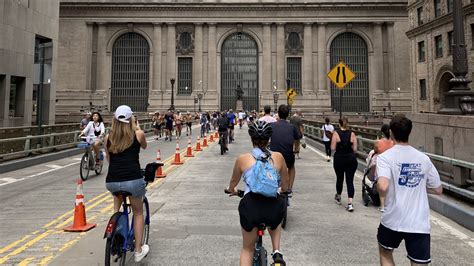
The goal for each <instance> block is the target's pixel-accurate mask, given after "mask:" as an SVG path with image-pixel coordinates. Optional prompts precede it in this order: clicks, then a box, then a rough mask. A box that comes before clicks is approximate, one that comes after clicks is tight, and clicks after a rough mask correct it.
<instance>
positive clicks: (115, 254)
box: [105, 236, 127, 266]
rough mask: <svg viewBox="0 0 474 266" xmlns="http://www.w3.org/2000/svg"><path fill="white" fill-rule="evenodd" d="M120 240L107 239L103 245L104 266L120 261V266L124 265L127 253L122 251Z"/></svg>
mask: <svg viewBox="0 0 474 266" xmlns="http://www.w3.org/2000/svg"><path fill="white" fill-rule="evenodd" d="M122 245H123V240H122V238H118V237H115V236H114V237H112V238H107V242H106V244H105V266H110V262H111V261H112V262H117V261H118V260H119V259H120V265H125V261H126V257H127V253H126V252H123V250H122Z"/></svg>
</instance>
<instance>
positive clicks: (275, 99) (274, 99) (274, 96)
mask: <svg viewBox="0 0 474 266" xmlns="http://www.w3.org/2000/svg"><path fill="white" fill-rule="evenodd" d="M279 96H280V93H278V92H277V91H274V92H273V103H274V104H275V113H277V112H278V107H277V106H278V97H279Z"/></svg>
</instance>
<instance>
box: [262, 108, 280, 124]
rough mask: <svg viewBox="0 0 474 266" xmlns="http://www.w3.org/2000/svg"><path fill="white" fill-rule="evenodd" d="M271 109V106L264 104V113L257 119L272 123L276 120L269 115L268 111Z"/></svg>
mask: <svg viewBox="0 0 474 266" xmlns="http://www.w3.org/2000/svg"><path fill="white" fill-rule="evenodd" d="M271 110H272V108H271V107H270V105H265V106H264V107H263V112H265V115H264V116H262V117H260V118H259V119H258V120H259V121H265V122H267V123H274V122H276V121H277V120H276V119H275V118H273V117H272V116H271V115H270V111H271Z"/></svg>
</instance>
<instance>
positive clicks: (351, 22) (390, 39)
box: [57, 0, 412, 116]
mask: <svg viewBox="0 0 474 266" xmlns="http://www.w3.org/2000/svg"><path fill="white" fill-rule="evenodd" d="M406 8H407V1H406V0H405V1H402V0H385V1H380V0H367V1H357V2H354V3H350V2H339V1H329V0H319V1H303V0H292V1H289V0H276V1H261V0H248V1H235V0H220V1H217V0H216V1H211V0H207V1H200V2H199V3H197V2H196V1H191V0H183V1H157V0H143V1H112V0H110V1H108V0H104V1H100V2H97V1H91V0H61V7H60V25H59V36H60V48H59V62H60V63H59V64H60V66H59V68H58V76H59V77H60V78H59V81H58V93H57V97H58V103H57V110H58V114H59V115H61V114H62V115H66V116H67V115H70V114H72V113H77V112H78V111H79V110H80V109H81V106H85V105H89V104H92V105H98V106H102V107H105V106H107V107H108V109H109V110H113V109H114V108H115V107H116V106H117V105H120V104H129V105H131V106H132V108H133V109H135V110H137V111H140V112H150V111H156V110H160V111H162V110H166V109H167V108H168V107H169V106H170V103H171V98H172V95H171V93H172V91H173V96H174V97H173V98H174V105H175V108H176V109H179V110H190V111H191V110H193V109H194V102H195V99H196V100H198V99H199V100H198V101H199V103H198V105H200V106H201V107H202V109H203V110H218V109H227V108H235V103H236V99H237V95H236V90H237V88H238V87H240V88H241V89H242V90H243V104H244V109H249V110H250V109H261V108H262V106H263V105H266V104H269V105H272V106H273V104H274V96H275V95H276V94H279V101H278V103H279V104H281V103H285V102H286V96H285V95H284V92H285V91H286V88H287V80H288V79H289V86H290V87H292V88H295V89H296V90H297V92H298V96H296V98H295V102H294V107H296V108H301V109H303V110H305V111H308V112H323V111H326V112H327V111H331V110H338V109H339V90H337V89H336V88H335V87H334V86H333V85H331V84H330V82H329V79H328V78H327V73H328V72H329V70H330V69H331V68H332V67H333V66H335V65H337V64H338V63H339V62H340V61H344V62H346V64H347V65H348V66H349V68H351V69H352V70H353V71H354V72H355V73H356V78H355V79H354V80H353V81H352V82H351V83H350V84H349V85H348V89H346V90H343V96H344V99H343V102H342V103H343V104H342V109H343V111H347V112H370V111H373V110H375V111H381V110H382V109H383V108H385V109H386V110H387V111H389V110H391V111H403V112H410V111H411V109H412V103H411V90H410V82H409V81H410V80H409V79H408V75H409V67H408V65H409V53H408V50H409V41H408V38H407V37H406V35H405V34H406V31H407V30H408V16H407V10H406ZM405 66H406V67H405ZM341 78H343V77H342V76H341ZM171 79H174V80H175V84H174V86H173V87H172V86H171V82H170V80H171ZM197 108H198V107H197V106H196V109H197Z"/></svg>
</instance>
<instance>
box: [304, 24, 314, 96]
mask: <svg viewBox="0 0 474 266" xmlns="http://www.w3.org/2000/svg"><path fill="white" fill-rule="evenodd" d="M312 26H313V23H305V24H304V37H303V38H304V58H303V69H304V70H303V86H302V87H303V88H302V91H303V94H304V93H308V92H311V91H313V90H314V88H313V74H312V73H313V29H312Z"/></svg>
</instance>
